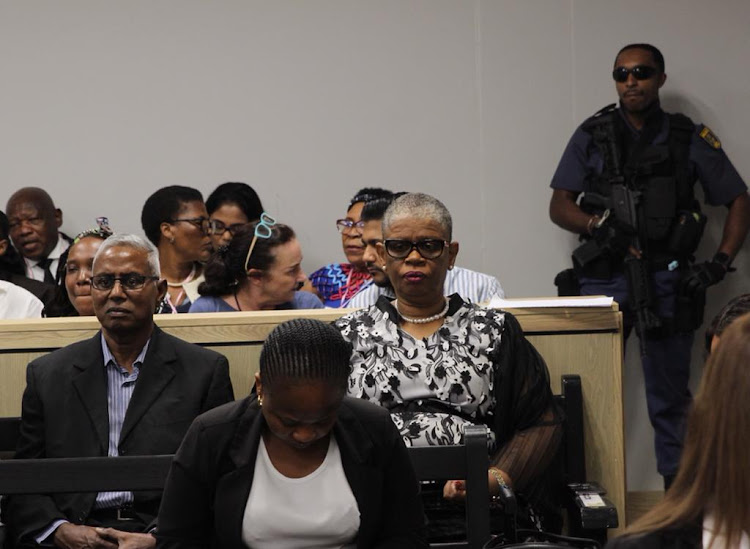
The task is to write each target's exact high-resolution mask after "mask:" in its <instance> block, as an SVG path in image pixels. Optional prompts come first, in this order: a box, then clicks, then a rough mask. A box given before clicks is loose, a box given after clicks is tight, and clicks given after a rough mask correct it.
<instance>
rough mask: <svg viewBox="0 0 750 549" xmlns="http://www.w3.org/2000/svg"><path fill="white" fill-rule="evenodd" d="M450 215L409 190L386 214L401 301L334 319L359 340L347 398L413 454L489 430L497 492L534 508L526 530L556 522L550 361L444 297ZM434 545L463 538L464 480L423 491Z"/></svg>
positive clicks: (511, 330)
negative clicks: (380, 418)
mask: <svg viewBox="0 0 750 549" xmlns="http://www.w3.org/2000/svg"><path fill="white" fill-rule="evenodd" d="M452 230H453V228H452V219H451V215H450V213H449V212H448V210H447V208H446V207H445V205H443V204H442V202H440V201H439V200H437V199H436V198H434V197H432V196H429V195H426V194H421V193H410V194H405V195H403V196H401V197H399V198H397V199H395V200H394V201H393V203H392V204H391V205H390V206H389V207H388V209H387V210H386V213H385V216H384V218H383V239H384V240H383V242H382V243H378V245H377V246H378V250H379V255H380V257H381V259H382V261H383V264H384V270H385V272H386V273H387V275H388V278H389V279H390V282H391V285H392V286H393V290H394V292H395V294H396V299H395V300H391V299H390V298H388V297H386V296H381V297H380V299H379V300H378V301H377V303H376V304H375V305H373V306H372V307H369V308H367V309H361V310H359V311H357V312H355V313H352V314H350V315H347V316H345V317H342V318H341V319H339V320H338V321H336V326H338V328H339V329H340V330H341V333H342V334H343V335H344V338H345V339H347V340H348V341H349V342H351V343H352V346H353V353H352V357H351V365H352V373H351V375H350V377H349V394H350V395H351V396H356V397H359V398H363V399H365V400H368V401H370V402H375V403H377V404H380V405H381V406H383V407H385V408H387V409H388V410H390V412H391V416H392V417H393V421H394V422H395V423H396V425H397V426H398V428H399V431H400V432H401V435H402V436H403V438H404V440H405V442H406V444H407V445H408V446H441V445H450V444H460V443H461V442H462V440H463V432H464V428H465V426H466V425H470V424H481V425H486V426H487V427H489V430H490V435H491V438H492V444H493V449H492V451H491V454H490V465H491V467H490V468H489V470H488V471H487V483H488V487H489V490H490V494H493V495H497V494H498V493H499V492H500V488H501V487H502V486H504V485H506V484H507V485H509V486H511V487H512V488H514V489H515V490H517V491H518V492H519V493H520V497H521V498H523V499H524V500H525V501H526V502H527V503H528V505H526V506H525V509H526V511H527V512H526V513H524V516H523V517H522V518H525V519H528V521H527V523H526V524H527V525H528V526H533V525H536V526H539V524H538V521H537V519H538V518H540V517H541V516H544V517H549V519H550V521H548V523H547V524H546V525H545V527H547V528H553V529H556V528H557V526H558V525H557V524H556V523H552V519H557V518H558V517H557V516H556V515H555V512H556V506H555V505H553V504H551V502H550V501H549V500H548V499H547V498H546V496H547V495H548V494H545V493H544V490H545V483H544V481H543V476H544V475H545V473H546V471H547V467H548V465H549V463H550V462H551V460H552V458H553V456H554V454H555V450H556V448H557V445H558V443H559V440H560V436H561V429H560V425H559V423H560V418H559V416H558V414H557V410H556V407H555V405H554V401H553V399H552V393H551V390H550V387H549V374H548V372H547V367H546V365H545V364H544V361H543V360H542V358H541V357H540V356H539V354H538V353H537V351H536V350H535V349H534V347H533V346H532V345H531V344H530V343H529V342H528V341H527V340H526V339H525V338H524V336H523V332H522V331H521V328H520V326H519V325H518V321H517V320H516V319H515V318H514V317H513V316H512V315H511V314H509V313H504V312H502V311H496V310H492V309H486V308H483V307H480V306H477V305H473V304H470V303H467V302H465V301H464V300H463V299H461V297H460V296H459V295H458V294H453V295H451V296H447V297H446V296H445V295H444V293H443V287H444V282H445V277H446V275H447V272H448V271H449V270H450V269H452V268H453V265H454V263H455V260H456V255H457V254H458V242H455V241H453V240H452ZM428 497H429V499H428V500H427V502H426V506H427V511H428V519H430V521H431V523H430V526H429V532H430V536H431V537H430V541H443V540H448V539H454V538H456V537H460V535H461V534H460V532H461V529H462V528H463V515H462V513H463V510H462V509H460V508H459V507H458V506H457V507H456V508H455V509H452V506H451V505H450V504H448V503H446V502H444V501H443V498H444V499H447V500H450V501H451V502H453V501H458V500H462V499H464V497H465V484H464V482H463V481H462V480H451V481H449V482H447V483H445V484H444V485H442V486H440V487H436V490H435V491H433V493H431V494H429V495H428Z"/></svg>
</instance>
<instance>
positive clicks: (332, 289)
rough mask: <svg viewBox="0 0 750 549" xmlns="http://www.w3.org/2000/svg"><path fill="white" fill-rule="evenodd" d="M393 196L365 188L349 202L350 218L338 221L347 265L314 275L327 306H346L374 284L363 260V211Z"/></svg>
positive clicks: (335, 265)
mask: <svg viewBox="0 0 750 549" xmlns="http://www.w3.org/2000/svg"><path fill="white" fill-rule="evenodd" d="M392 194H393V193H392V192H391V191H386V190H384V189H378V188H365V189H361V190H359V191H358V192H357V194H355V195H354V197H353V198H352V199H351V201H350V202H349V208H348V209H347V211H346V217H345V218H344V219H339V220H337V221H336V228H337V229H338V231H339V233H341V244H342V246H343V247H344V255H346V261H347V263H330V264H328V265H326V266H324V267H321V268H320V269H318V270H317V271H315V272H314V273H312V274H311V275H310V282H311V283H312V286H313V288H314V289H315V291H316V292H317V293H318V294H319V295H320V297H321V299H323V303H324V304H325V306H326V307H346V306H347V305H348V304H349V301H351V299H352V298H353V297H354V296H355V295H356V294H357V292H359V291H360V290H363V289H365V288H366V287H367V286H369V285H370V283H371V282H372V276H370V273H369V272H368V271H367V266H366V265H365V260H364V257H363V256H364V253H365V245H364V243H363V242H362V226H363V223H362V221H361V220H360V217H361V215H362V208H363V207H364V205H365V202H367V201H369V200H374V199H376V198H384V197H390V196H391V195H392Z"/></svg>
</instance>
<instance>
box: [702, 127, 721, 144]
mask: <svg viewBox="0 0 750 549" xmlns="http://www.w3.org/2000/svg"><path fill="white" fill-rule="evenodd" d="M699 135H700V136H701V139H703V141H705V142H706V143H708V144H709V145H710V146H712V147H713V148H714V149H720V148H721V141H719V138H718V137H716V135H715V134H714V132H712V131H711V129H710V128H709V127H708V126H703V127H702V128H701V131H700V133H699Z"/></svg>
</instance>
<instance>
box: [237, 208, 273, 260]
mask: <svg viewBox="0 0 750 549" xmlns="http://www.w3.org/2000/svg"><path fill="white" fill-rule="evenodd" d="M274 225H276V220H275V219H274V218H273V217H271V216H270V215H268V214H267V213H266V212H263V213H262V214H261V215H260V220H259V221H258V224H257V225H256V226H255V234H254V235H253V240H252V242H250V247H249V248H248V249H247V256H245V272H247V271H249V270H250V267H249V265H250V254H252V253H253V249H254V248H255V243H256V242H257V241H258V239H259V238H271V234H272V232H273V226H274Z"/></svg>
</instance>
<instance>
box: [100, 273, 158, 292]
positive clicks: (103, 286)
mask: <svg viewBox="0 0 750 549" xmlns="http://www.w3.org/2000/svg"><path fill="white" fill-rule="evenodd" d="M118 280H119V281H120V286H122V287H123V289H125V290H140V289H141V288H143V286H145V285H146V282H148V281H149V280H159V277H158V276H146V275H142V274H139V273H126V274H124V275H121V276H115V275H112V274H101V275H94V276H92V277H91V285H92V286H93V287H94V289H95V290H102V291H105V292H106V291H108V290H111V289H112V288H114V287H115V282H116V281H118Z"/></svg>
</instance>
